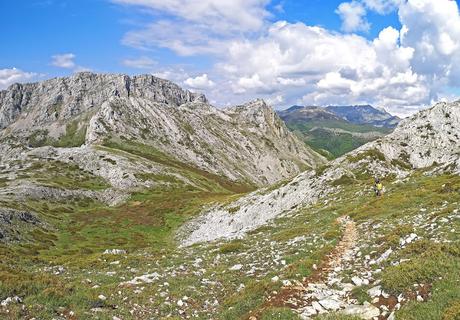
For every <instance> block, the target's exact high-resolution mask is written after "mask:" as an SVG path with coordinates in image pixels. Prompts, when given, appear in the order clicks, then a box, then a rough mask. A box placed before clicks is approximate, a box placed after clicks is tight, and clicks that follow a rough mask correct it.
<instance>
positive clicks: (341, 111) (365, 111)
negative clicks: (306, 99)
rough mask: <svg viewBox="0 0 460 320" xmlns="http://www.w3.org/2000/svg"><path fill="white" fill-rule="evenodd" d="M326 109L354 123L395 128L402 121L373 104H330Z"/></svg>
mask: <svg viewBox="0 0 460 320" xmlns="http://www.w3.org/2000/svg"><path fill="white" fill-rule="evenodd" d="M326 110H327V111H329V112H331V113H333V114H335V115H337V116H339V117H341V118H343V119H345V120H347V121H349V122H351V123H354V124H370V125H373V126H376V127H385V128H395V127H396V126H397V125H398V123H399V122H400V121H401V119H400V118H398V117H397V116H393V115H391V114H390V113H388V112H386V111H384V110H379V109H377V108H374V107H373V106H371V105H357V106H329V107H326Z"/></svg>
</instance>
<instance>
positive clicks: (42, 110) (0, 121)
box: [0, 72, 205, 134]
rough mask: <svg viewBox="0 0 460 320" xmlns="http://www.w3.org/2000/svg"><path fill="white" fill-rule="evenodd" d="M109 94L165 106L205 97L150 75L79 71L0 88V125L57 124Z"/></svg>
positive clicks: (91, 107) (25, 127) (90, 108)
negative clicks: (65, 76)
mask: <svg viewBox="0 0 460 320" xmlns="http://www.w3.org/2000/svg"><path fill="white" fill-rule="evenodd" d="M111 97H124V98H128V97H135V98H143V99H148V100H150V101H155V102H158V103H163V104H165V105H169V106H179V105H181V104H184V103H187V102H191V101H195V100H201V101H204V100H205V98H204V96H202V95H198V94H194V93H191V92H190V91H187V90H183V89H181V88H180V87H179V86H177V85H176V84H174V83H172V82H170V81H167V80H163V79H159V78H156V77H153V76H150V75H141V76H135V77H132V78H131V77H128V76H126V75H112V74H94V73H89V72H82V73H78V74H76V75H74V76H72V77H68V78H55V79H51V80H47V81H43V82H38V83H30V84H14V85H12V86H10V87H9V88H8V90H4V91H0V128H2V129H3V128H6V127H8V126H10V128H9V130H8V132H12V131H13V132H20V131H21V130H26V131H27V130H30V129H31V128H34V127H40V126H42V127H43V126H45V127H46V126H50V128H51V129H53V128H60V125H65V124H66V123H65V122H66V121H68V120H69V119H72V118H74V117H76V116H81V115H83V114H85V113H86V112H94V110H97V109H98V108H99V107H100V106H101V105H102V104H103V103H104V102H105V101H107V100H108V99H109V98H111ZM51 133H52V134H53V133H54V132H51Z"/></svg>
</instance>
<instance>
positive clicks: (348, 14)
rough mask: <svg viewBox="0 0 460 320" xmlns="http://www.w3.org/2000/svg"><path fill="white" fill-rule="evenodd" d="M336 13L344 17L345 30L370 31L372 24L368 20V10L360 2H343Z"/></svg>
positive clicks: (343, 28) (343, 26)
mask: <svg viewBox="0 0 460 320" xmlns="http://www.w3.org/2000/svg"><path fill="white" fill-rule="evenodd" d="M336 13H337V14H338V15H339V16H340V18H341V19H342V30H343V31H345V32H354V31H365V32H366V31H369V29H370V24H369V22H368V21H367V20H366V14H367V12H366V9H365V8H364V6H363V5H362V4H361V3H360V2H358V1H352V2H343V3H341V4H340V5H339V7H338V8H337V10H336Z"/></svg>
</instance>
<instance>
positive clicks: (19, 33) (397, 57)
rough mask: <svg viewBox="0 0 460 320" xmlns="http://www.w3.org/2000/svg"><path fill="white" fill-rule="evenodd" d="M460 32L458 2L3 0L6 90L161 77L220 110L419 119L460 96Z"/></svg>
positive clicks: (1, 63) (0, 56)
mask: <svg viewBox="0 0 460 320" xmlns="http://www.w3.org/2000/svg"><path fill="white" fill-rule="evenodd" d="M446 16H449V17H450V18H449V19H444V18H445V17H446ZM443 17H444V18H443ZM445 20H448V22H446V21H445ZM456 23H459V26H460V18H459V14H458V6H457V4H456V3H455V1H450V0H439V1H436V2H435V1H429V0H351V1H343V0H342V1H323V0H304V1H294V0H283V1H279V0H274V1H270V0H247V1H244V0H219V1H217V0H201V1H198V0H161V1H160V0H78V1H76V0H28V1H16V0H2V1H0V28H1V30H2V31H3V32H2V40H1V41H2V45H1V50H0V88H6V87H7V86H8V85H10V84H11V83H12V82H15V81H19V82H24V81H36V80H41V79H46V78H50V77H54V76H66V75H71V74H73V73H74V72H79V71H84V70H91V71H94V72H117V73H128V74H138V73H152V74H155V75H157V76H161V77H164V78H168V79H170V80H172V81H175V82H177V83H178V84H180V85H181V86H184V87H187V88H189V89H192V90H195V91H203V92H205V93H206V94H207V95H208V96H209V97H210V98H211V101H213V102H214V103H215V104H217V105H227V104H232V103H241V102H244V101H247V100H251V99H254V98H258V97H262V98H265V99H266V100H268V101H269V102H270V103H272V104H273V105H274V106H275V107H285V106H289V105H290V104H299V103H300V104H315V105H327V104H348V103H350V104H354V103H373V104H375V105H377V106H380V107H385V108H387V109H389V110H390V111H392V112H394V113H399V114H408V113H411V112H413V111H414V110H417V109H418V108H421V107H424V106H426V105H429V104H430V103H433V102H435V101H437V100H441V99H454V98H455V97H456V96H457V95H458V93H459V90H458V84H459V82H460V81H459V80H458V78H459V77H457V76H453V74H455V73H456V71H457V70H456V69H455V68H456V67H455V65H456V64H457V63H458V62H460V57H458V54H457V53H456V52H457V51H458V50H455V49H457V45H458V44H460V35H459V34H458V32H456V31H455V30H450V31H449V29H452V28H453V29H455V27H457V25H456ZM457 30H458V28H457ZM421 39H424V41H425V43H422V45H421V44H420V41H421ZM430 46H431V47H433V49H432V50H431V49H430V50H431V51H430V50H428V51H427V47H430ZM438 62H439V63H438ZM433 65H435V66H438V65H439V67H436V68H434V67H429V66H433ZM396 94H397V95H396Z"/></svg>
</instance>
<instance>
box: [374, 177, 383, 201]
mask: <svg viewBox="0 0 460 320" xmlns="http://www.w3.org/2000/svg"><path fill="white" fill-rule="evenodd" d="M374 191H375V195H376V196H377V197H380V196H382V195H383V184H382V182H380V179H379V178H375V184H374Z"/></svg>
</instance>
